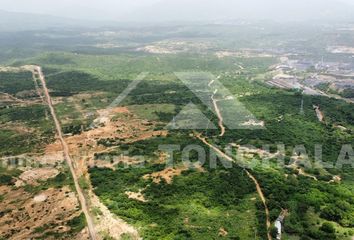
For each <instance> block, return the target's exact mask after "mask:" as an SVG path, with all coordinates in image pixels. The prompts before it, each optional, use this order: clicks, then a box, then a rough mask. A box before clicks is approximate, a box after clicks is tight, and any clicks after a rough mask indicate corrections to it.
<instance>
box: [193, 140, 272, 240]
mask: <svg viewBox="0 0 354 240" xmlns="http://www.w3.org/2000/svg"><path fill="white" fill-rule="evenodd" d="M195 136H196V137H197V138H198V139H199V140H200V141H202V142H203V143H204V144H205V145H207V146H208V147H209V148H211V149H213V150H214V151H215V152H216V153H218V154H219V156H221V157H223V158H225V159H226V160H228V161H230V162H235V160H234V159H233V158H232V157H230V156H229V155H227V154H226V153H224V152H223V151H221V150H220V149H219V148H217V147H215V146H214V145H212V144H210V143H209V142H208V141H207V140H206V138H203V137H202V136H201V134H195ZM244 171H245V172H246V173H247V176H248V177H249V178H250V179H251V180H252V181H253V182H254V184H255V185H256V190H257V193H258V195H259V198H260V199H261V201H262V203H263V206H264V211H265V214H266V225H267V238H268V240H272V236H271V235H270V231H269V230H270V226H271V222H270V217H269V209H268V206H267V202H266V198H265V196H264V194H263V191H262V188H261V186H260V184H259V183H258V181H257V179H256V178H255V177H254V176H253V175H252V174H251V173H250V172H249V171H248V170H247V169H245V168H244Z"/></svg>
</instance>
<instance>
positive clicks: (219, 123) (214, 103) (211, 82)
mask: <svg viewBox="0 0 354 240" xmlns="http://www.w3.org/2000/svg"><path fill="white" fill-rule="evenodd" d="M219 78H220V76H218V77H217V79H219ZM214 82H215V79H212V80H211V81H210V82H209V84H208V87H211V85H212V84H213V83H214ZM217 92H218V89H215V91H214V93H213V95H211V100H212V102H213V106H214V109H215V112H216V115H217V117H218V119H219V121H218V125H219V127H220V130H221V132H220V135H219V137H222V136H224V135H225V131H226V129H225V126H224V119H223V118H222V114H221V112H220V109H219V106H218V101H219V100H217V99H215V98H214V97H215V95H216V93H217Z"/></svg>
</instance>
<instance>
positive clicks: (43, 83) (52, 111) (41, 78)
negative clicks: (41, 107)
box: [35, 66, 97, 240]
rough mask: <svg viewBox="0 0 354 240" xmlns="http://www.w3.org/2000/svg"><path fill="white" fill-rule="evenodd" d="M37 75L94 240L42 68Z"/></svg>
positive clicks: (89, 218)
mask: <svg viewBox="0 0 354 240" xmlns="http://www.w3.org/2000/svg"><path fill="white" fill-rule="evenodd" d="M35 70H36V71H37V73H38V75H39V79H40V81H41V84H42V87H43V90H44V94H45V98H46V100H47V104H48V107H49V109H50V113H51V115H52V117H53V120H54V123H55V127H56V130H57V134H58V138H59V140H60V142H61V145H62V147H63V152H64V158H65V160H66V162H67V164H68V166H69V168H70V172H71V175H72V177H73V180H74V184H75V188H76V192H77V195H78V198H79V201H80V204H81V208H82V211H83V213H84V214H85V217H86V222H87V227H88V231H89V234H90V238H91V240H96V239H97V237H96V232H95V226H94V224H93V220H92V218H91V216H90V213H89V210H88V207H87V203H86V199H85V197H84V194H83V191H82V189H81V187H80V185H79V182H78V178H77V176H76V173H75V169H74V166H73V161H72V159H71V157H70V155H69V147H68V145H67V143H66V142H65V140H64V138H63V132H62V129H61V125H60V122H59V121H58V118H57V115H56V113H55V111H54V107H53V104H52V99H51V97H50V94H49V91H48V88H47V84H46V81H45V77H44V74H43V72H42V68H41V67H39V66H37V67H36V69H35Z"/></svg>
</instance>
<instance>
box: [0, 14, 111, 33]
mask: <svg viewBox="0 0 354 240" xmlns="http://www.w3.org/2000/svg"><path fill="white" fill-rule="evenodd" d="M105 24H106V22H100V21H91V20H80V19H70V18H65V17H56V16H51V15H42V14H32V13H19V12H8V11H3V10H0V31H10V32H11V31H28V30H45V29H53V28H68V27H96V26H102V25H105Z"/></svg>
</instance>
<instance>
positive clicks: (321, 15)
mask: <svg viewBox="0 0 354 240" xmlns="http://www.w3.org/2000/svg"><path fill="white" fill-rule="evenodd" d="M127 18H129V20H130V21H155V22H162V21H204V20H213V19H214V20H225V19H246V20H276V21H304V20H323V21H325V20H331V21H332V20H346V19H353V18H354V6H353V5H350V4H347V3H343V2H340V1H338V0H296V1H295V0H294V1H290V0H289V1H288V0H247V1H244V0H217V1H215V0H162V1H160V2H158V3H156V4H154V5H151V6H150V7H145V8H144V9H140V10H137V11H135V12H133V13H131V14H130V15H129V16H127Z"/></svg>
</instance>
